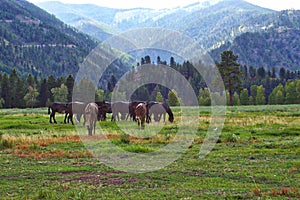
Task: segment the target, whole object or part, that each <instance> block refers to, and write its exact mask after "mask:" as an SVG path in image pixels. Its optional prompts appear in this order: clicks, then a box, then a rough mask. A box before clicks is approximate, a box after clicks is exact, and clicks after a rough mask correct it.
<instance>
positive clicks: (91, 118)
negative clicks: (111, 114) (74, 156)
mask: <svg viewBox="0 0 300 200" xmlns="http://www.w3.org/2000/svg"><path fill="white" fill-rule="evenodd" d="M97 116H98V105H97V104H96V103H89V104H87V106H86V107H85V109H84V119H85V121H84V125H86V126H87V129H88V132H89V136H91V135H93V129H94V134H95V131H96V124H97V121H98V120H97Z"/></svg>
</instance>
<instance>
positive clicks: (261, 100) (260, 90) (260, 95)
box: [256, 85, 266, 105]
mask: <svg viewBox="0 0 300 200" xmlns="http://www.w3.org/2000/svg"><path fill="white" fill-rule="evenodd" d="M265 103H266V97H265V88H264V87H263V86H262V85H260V86H258V87H257V95H256V104H257V105H265Z"/></svg>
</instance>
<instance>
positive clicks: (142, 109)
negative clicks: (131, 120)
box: [135, 103, 147, 129]
mask: <svg viewBox="0 0 300 200" xmlns="http://www.w3.org/2000/svg"><path fill="white" fill-rule="evenodd" d="M146 115H147V108H146V105H145V104H144V103H139V104H138V105H137V106H136V108H135V117H136V120H137V122H138V126H139V127H140V126H141V128H142V129H144V128H145V120H146Z"/></svg>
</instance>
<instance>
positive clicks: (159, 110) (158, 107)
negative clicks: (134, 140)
mask: <svg viewBox="0 0 300 200" xmlns="http://www.w3.org/2000/svg"><path fill="white" fill-rule="evenodd" d="M147 110H148V112H149V115H148V116H147V117H148V118H147V122H150V121H151V116H152V114H153V115H154V121H156V122H158V121H160V119H161V116H163V118H164V122H165V121H166V113H168V115H169V121H170V122H173V121H174V115H173V112H172V110H171V108H170V107H169V105H168V104H167V103H159V102H149V103H147Z"/></svg>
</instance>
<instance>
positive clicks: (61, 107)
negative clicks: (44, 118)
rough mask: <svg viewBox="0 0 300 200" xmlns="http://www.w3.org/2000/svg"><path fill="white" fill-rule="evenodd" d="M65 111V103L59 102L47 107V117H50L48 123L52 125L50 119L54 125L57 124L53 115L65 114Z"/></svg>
mask: <svg viewBox="0 0 300 200" xmlns="http://www.w3.org/2000/svg"><path fill="white" fill-rule="evenodd" d="M66 110H67V104H66V103H61V102H53V103H52V104H51V105H50V106H49V107H48V115H50V120H49V121H50V123H52V119H53V121H54V123H55V124H57V122H56V120H55V113H56V112H58V113H61V114H63V113H66Z"/></svg>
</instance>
